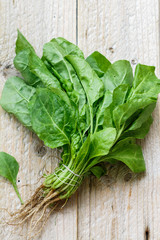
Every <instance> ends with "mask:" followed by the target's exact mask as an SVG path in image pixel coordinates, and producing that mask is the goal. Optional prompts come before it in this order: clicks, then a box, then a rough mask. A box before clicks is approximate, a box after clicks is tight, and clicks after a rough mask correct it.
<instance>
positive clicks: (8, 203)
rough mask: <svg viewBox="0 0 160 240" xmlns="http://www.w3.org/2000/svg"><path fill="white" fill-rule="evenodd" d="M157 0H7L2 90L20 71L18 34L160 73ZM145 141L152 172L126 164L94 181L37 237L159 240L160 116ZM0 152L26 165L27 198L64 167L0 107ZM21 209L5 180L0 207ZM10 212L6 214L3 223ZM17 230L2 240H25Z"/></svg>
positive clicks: (22, 186)
mask: <svg viewBox="0 0 160 240" xmlns="http://www.w3.org/2000/svg"><path fill="white" fill-rule="evenodd" d="M159 27H160V25H159V1H158V0H119V1H118V0H117V1H115V0H59V1H58V0H52V1H51V0H45V1H44V0H36V1H33V0H28V1H27V0H0V89H1V90H2V88H3V85H4V83H5V81H6V78H7V77H8V76H10V75H14V74H16V71H15V69H14V67H13V57H14V55H15V53H14V47H15V39H16V35H17V32H16V29H17V28H19V29H20V30H21V31H22V33H23V34H24V35H25V36H26V37H27V38H28V40H29V41H30V42H31V43H32V44H33V46H34V47H35V49H36V51H37V53H38V54H39V55H41V53H42V45H43V43H45V42H47V41H49V40H50V39H51V38H53V37H57V36H62V37H65V38H67V39H68V40H70V41H72V42H74V43H77V44H78V45H79V47H80V48H81V49H82V50H83V51H84V53H85V55H86V56H87V55H88V54H90V53H91V52H92V51H95V50H98V51H100V52H101V53H103V54H104V55H105V56H106V57H107V58H108V59H109V60H110V61H112V62H113V61H115V60H118V59H128V60H129V61H130V62H131V64H132V66H133V68H135V65H136V64H137V63H138V62H140V63H143V64H150V65H155V66H156V72H157V74H158V73H159V72H160V71H159V70H160V67H159V66H160V59H159V56H160V50H159V46H160V44H159ZM153 115H154V123H153V124H152V127H151V130H150V133H149V134H148V136H147V137H146V139H145V140H144V141H142V142H141V144H142V146H143V152H144V157H145V161H146V167H147V171H146V173H145V174H141V175H133V174H132V173H130V171H129V170H128V169H127V168H126V167H124V166H122V165H120V166H116V167H115V168H112V169H110V167H109V166H108V174H107V175H106V176H105V177H103V178H102V179H101V180H99V181H98V180H96V179H95V178H91V179H87V180H86V181H85V183H84V184H83V185H82V186H81V188H80V190H79V192H78V193H77V194H76V195H74V196H73V197H72V199H70V201H69V202H68V204H67V205H66V206H65V208H64V209H63V210H62V211H60V212H59V213H55V214H53V215H52V216H51V217H50V219H49V221H48V223H47V224H46V227H45V229H44V231H43V233H42V235H41V236H39V237H37V238H36V239H37V240H143V239H146V240H147V239H148V240H149V239H150V240H159V239H160V126H159V124H160V121H159V119H160V116H159V104H158V105H157V107H156V109H155V111H154V114H153ZM0 130H1V136H0V137H1V140H0V151H6V152H8V153H10V154H12V155H13V156H15V157H16V159H17V160H18V162H19V164H20V171H19V174H18V186H19V190H20V192H21V194H22V197H23V199H25V200H26V199H28V198H29V196H30V195H31V193H33V192H34V189H35V188H36V186H37V184H38V183H37V181H38V180H39V179H40V177H41V176H42V174H43V172H50V171H53V169H54V168H55V167H56V166H57V164H58V160H57V158H56V157H57V154H58V152H57V150H55V151H53V150H50V149H48V148H45V147H44V146H43V143H42V142H40V141H39V140H38V139H37V137H36V136H35V135H34V134H32V133H31V132H29V130H27V129H26V128H24V127H23V126H22V125H21V124H20V123H19V122H18V121H17V120H16V119H15V118H14V117H13V116H10V115H9V114H7V113H5V112H4V111H3V110H2V109H0ZM19 206H20V204H19V200H18V199H17V197H16V194H15V192H14V190H13V188H12V186H11V185H10V184H9V183H8V182H7V181H5V180H4V179H3V178H0V207H4V208H8V209H10V210H14V209H16V208H18V207H19ZM3 217H7V213H6V212H5V211H2V212H1V214H0V219H1V222H0V223H3ZM26 233H27V225H26V226H23V228H22V229H21V233H19V232H18V231H17V230H16V229H14V228H12V227H11V226H7V225H6V226H3V224H2V225H1V227H0V239H3V240H21V239H22V240H23V239H26V238H25V234H26Z"/></svg>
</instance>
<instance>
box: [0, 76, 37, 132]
mask: <svg viewBox="0 0 160 240" xmlns="http://www.w3.org/2000/svg"><path fill="white" fill-rule="evenodd" d="M35 91H36V90H35V88H33V87H31V86H28V85H26V84H25V83H24V81H23V79H21V78H19V77H10V78H9V79H8V80H7V81H6V83H5V86H4V89H3V91H2V96H1V100H0V104H1V106H2V107H3V109H4V110H6V111H7V112H9V113H12V114H14V115H15V116H16V118H17V119H18V120H19V121H20V122H21V123H22V124H23V125H24V126H26V127H28V128H30V129H32V124H31V118H30V113H29V109H28V103H29V102H30V100H31V98H32V97H33V95H34V94H35Z"/></svg>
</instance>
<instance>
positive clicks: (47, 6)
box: [0, 0, 77, 240]
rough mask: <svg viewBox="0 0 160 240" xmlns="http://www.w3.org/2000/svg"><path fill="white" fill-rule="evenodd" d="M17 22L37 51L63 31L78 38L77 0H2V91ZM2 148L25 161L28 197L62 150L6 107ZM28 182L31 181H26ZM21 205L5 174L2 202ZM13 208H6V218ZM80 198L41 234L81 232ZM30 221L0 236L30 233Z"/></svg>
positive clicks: (0, 230) (0, 126)
mask: <svg viewBox="0 0 160 240" xmlns="http://www.w3.org/2000/svg"><path fill="white" fill-rule="evenodd" d="M17 28H19V29H20V30H21V31H22V33H23V34H24V35H25V36H26V37H27V38H28V40H29V41H30V42H31V43H32V44H33V46H34V47H35V49H36V51H37V53H38V54H39V55H40V54H41V52H42V45H43V43H44V42H47V41H49V40H50V39H51V38H53V37H57V36H62V37H65V38H67V39H68V40H70V41H72V42H76V2H75V1H74V0H70V1H66V0H62V1H56V0H55V1H50V0H47V1H43V0H37V1H18V0H13V1H11V0H5V1H0V52H1V55H0V82H1V84H0V92H1V90H2V88H3V86H4V83H5V80H6V78H7V77H8V76H10V75H14V74H15V73H16V72H15V70H14V68H13V58H14V55H15V54H14V48H15V40H16V36H17V32H16V30H17ZM0 133H1V141H0V151H6V152H8V153H10V154H12V155H13V156H15V158H16V159H17V160H18V161H19V163H20V172H19V175H18V180H20V182H18V186H19V189H20V192H21V194H22V197H23V199H24V200H27V199H28V198H29V196H30V195H31V193H33V192H34V189H35V188H36V187H37V184H34V183H36V182H37V180H38V179H39V178H40V177H41V176H42V174H43V172H46V171H47V172H50V171H51V170H53V169H54V168H55V167H56V166H57V164H58V160H57V159H56V156H57V152H56V151H52V150H50V149H48V148H44V147H43V144H42V143H41V142H40V141H39V140H38V139H37V137H36V136H35V135H33V134H31V133H30V132H29V130H27V129H26V128H24V127H22V125H21V124H20V123H18V121H17V120H16V119H15V118H14V117H12V116H10V115H9V114H7V113H5V112H4V111H3V110H2V109H0ZM26 185H27V186H26ZM17 206H20V204H19V200H18V199H17V197H16V195H15V193H14V190H13V188H12V186H10V184H9V183H8V182H7V181H5V180H4V179H3V178H0V207H4V208H7V209H9V210H15V209H16V208H17ZM3 217H7V213H6V212H3V213H1V214H0V218H1V221H2V219H3ZM76 223H77V199H76V197H75V198H72V199H71V200H70V202H69V203H68V204H67V206H66V207H65V209H64V210H62V211H61V212H59V213H56V214H53V215H52V216H51V217H50V219H49V221H48V223H47V226H46V227H45V229H44V231H43V234H42V236H41V237H38V238H37V239H38V240H40V239H43V240H44V239H48V240H49V239H56V240H62V239H70V240H75V239H76V235H77V224H76ZM12 230H13V232H12ZM26 234H27V226H26V227H23V228H22V231H21V234H20V235H19V231H17V230H14V229H13V228H11V227H10V226H5V227H3V225H2V226H1V227H0V239H5V240H8V239H10V240H17V239H25V235H26Z"/></svg>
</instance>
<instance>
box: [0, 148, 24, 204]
mask: <svg viewBox="0 0 160 240" xmlns="http://www.w3.org/2000/svg"><path fill="white" fill-rule="evenodd" d="M18 170H19V164H18V162H17V161H16V159H15V158H14V157H12V156H11V155H9V154H7V153H5V152H0V176H2V177H5V178H7V179H8V180H9V181H10V182H11V183H12V185H13V187H14V190H15V192H16V194H17V196H18V198H19V200H20V201H21V204H23V201H22V199H21V196H20V194H19V191H18V187H17V183H16V181H17V174H18Z"/></svg>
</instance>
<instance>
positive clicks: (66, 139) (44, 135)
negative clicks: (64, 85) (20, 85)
mask: <svg viewBox="0 0 160 240" xmlns="http://www.w3.org/2000/svg"><path fill="white" fill-rule="evenodd" d="M30 111H31V122H32V127H33V130H34V131H35V132H36V134H37V135H38V137H39V138H40V139H41V140H43V141H44V143H45V145H46V146H48V147H50V148H56V147H60V146H63V145H65V144H69V145H70V139H71V135H72V132H73V131H75V126H76V119H74V116H75V115H74V114H75V113H74V112H73V111H72V109H71V107H70V106H69V105H68V104H67V103H66V102H65V101H64V100H63V99H62V97H61V95H60V94H58V92H53V91H50V90H48V89H38V90H37V92H36V98H35V99H33V102H31V107H30Z"/></svg>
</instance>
